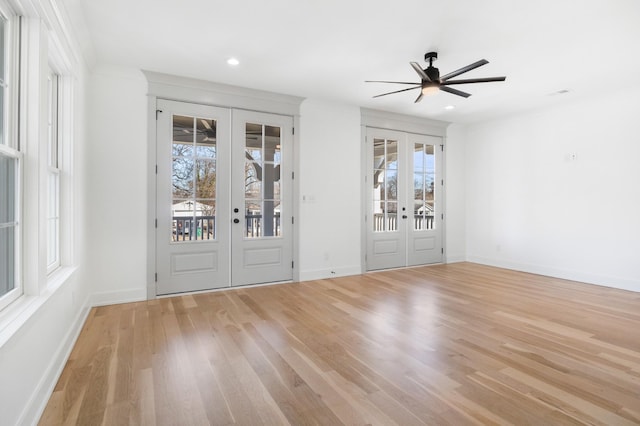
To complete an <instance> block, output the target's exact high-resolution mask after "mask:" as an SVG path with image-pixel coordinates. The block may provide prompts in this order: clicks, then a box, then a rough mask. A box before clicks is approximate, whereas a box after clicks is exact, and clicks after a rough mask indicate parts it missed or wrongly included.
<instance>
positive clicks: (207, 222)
mask: <svg viewBox="0 0 640 426" xmlns="http://www.w3.org/2000/svg"><path fill="white" fill-rule="evenodd" d="M195 214H196V218H195V235H194V238H197V239H199V240H214V239H215V237H216V202H215V200H203V199H199V200H198V201H197V202H196V211H195Z"/></svg>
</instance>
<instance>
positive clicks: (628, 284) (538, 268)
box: [466, 256, 640, 292]
mask: <svg viewBox="0 0 640 426" xmlns="http://www.w3.org/2000/svg"><path fill="white" fill-rule="evenodd" d="M466 260H467V261H469V262H474V263H480V264H483V265H488V266H495V267H498V268H505V269H513V270H516V271H522V272H528V273H531V274H538V275H546V276H549V277H555V278H561V279H565V280H571V281H579V282H583V283H587V284H594V285H600V286H604V287H611V288H617V289H620V290H629V291H635V292H640V281H634V280H630V279H626V278H620V277H614V276H606V275H597V274H591V273H588V272H583V271H575V270H569V269H560V268H554V267H549V266H545V265H534V264H528V263H522V262H512V261H508V260H503V259H495V258H489V257H483V256H468V257H467V259H466Z"/></svg>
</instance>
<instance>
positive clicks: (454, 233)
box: [444, 124, 466, 263]
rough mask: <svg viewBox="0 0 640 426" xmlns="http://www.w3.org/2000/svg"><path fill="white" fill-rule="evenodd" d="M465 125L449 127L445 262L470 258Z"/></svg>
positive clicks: (446, 155)
mask: <svg viewBox="0 0 640 426" xmlns="http://www.w3.org/2000/svg"><path fill="white" fill-rule="evenodd" d="M465 132H466V130H465V127H464V126H461V125H457V124H452V125H450V126H449V127H447V136H446V143H445V146H446V148H445V168H444V173H445V178H444V179H445V209H444V211H445V220H444V224H445V257H446V259H445V262H447V263H452V262H461V261H464V260H465V259H466V246H465V243H466V241H465V203H466V201H465V195H466V191H465V179H466V172H465V170H466V165H465V164H466V163H465Z"/></svg>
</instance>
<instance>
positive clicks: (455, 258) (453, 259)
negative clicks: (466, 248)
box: [444, 254, 467, 263]
mask: <svg viewBox="0 0 640 426" xmlns="http://www.w3.org/2000/svg"><path fill="white" fill-rule="evenodd" d="M445 257H446V258H445V261H444V263H458V262H465V261H466V260H467V258H466V257H465V255H464V254H451V255H449V254H448V255H446V256H445Z"/></svg>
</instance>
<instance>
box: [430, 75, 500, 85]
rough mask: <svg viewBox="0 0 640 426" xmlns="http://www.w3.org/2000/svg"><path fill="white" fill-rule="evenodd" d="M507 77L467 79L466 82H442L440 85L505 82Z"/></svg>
mask: <svg viewBox="0 0 640 426" xmlns="http://www.w3.org/2000/svg"><path fill="white" fill-rule="evenodd" d="M506 79H507V77H486V78H469V79H466V80H452V81H443V82H442V83H440V84H442V85H444V86H451V85H452V84H468V83H491V82H492V81H505V80H506Z"/></svg>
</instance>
